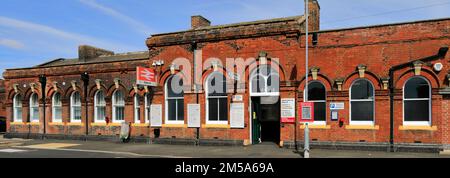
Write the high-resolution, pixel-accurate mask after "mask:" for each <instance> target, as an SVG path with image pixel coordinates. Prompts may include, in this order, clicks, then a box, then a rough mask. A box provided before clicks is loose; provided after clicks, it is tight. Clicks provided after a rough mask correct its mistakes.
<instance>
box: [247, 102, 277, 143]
mask: <svg viewBox="0 0 450 178" xmlns="http://www.w3.org/2000/svg"><path fill="white" fill-rule="evenodd" d="M252 135H253V138H252V139H253V144H258V143H260V142H274V143H276V144H278V143H279V142H280V101H279V97H273V98H269V97H252Z"/></svg>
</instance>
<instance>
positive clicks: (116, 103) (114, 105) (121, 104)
mask: <svg viewBox="0 0 450 178" xmlns="http://www.w3.org/2000/svg"><path fill="white" fill-rule="evenodd" d="M119 92H120V93H122V102H119V101H116V94H117V93H119ZM119 107H120V108H123V120H118V119H117V118H116V117H117V116H116V112H117V108H119ZM112 108H113V109H112V121H113V123H122V122H125V94H124V92H122V91H121V90H116V91H114V93H113V95H112Z"/></svg>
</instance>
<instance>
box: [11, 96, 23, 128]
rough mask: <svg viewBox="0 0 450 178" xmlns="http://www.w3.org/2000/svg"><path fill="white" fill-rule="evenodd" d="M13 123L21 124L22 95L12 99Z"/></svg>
mask: <svg viewBox="0 0 450 178" xmlns="http://www.w3.org/2000/svg"><path fill="white" fill-rule="evenodd" d="M19 109H20V113H19ZM13 121H14V122H23V108H22V95H20V94H16V95H15V96H14V98H13Z"/></svg>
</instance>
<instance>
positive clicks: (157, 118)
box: [150, 104, 162, 127]
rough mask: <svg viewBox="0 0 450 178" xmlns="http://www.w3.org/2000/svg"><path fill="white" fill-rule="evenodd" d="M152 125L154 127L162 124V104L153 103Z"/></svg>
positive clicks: (151, 109) (151, 112)
mask: <svg viewBox="0 0 450 178" xmlns="http://www.w3.org/2000/svg"><path fill="white" fill-rule="evenodd" d="M150 125H151V126H152V127H161V126H162V105H160V104H152V105H151V106H150Z"/></svg>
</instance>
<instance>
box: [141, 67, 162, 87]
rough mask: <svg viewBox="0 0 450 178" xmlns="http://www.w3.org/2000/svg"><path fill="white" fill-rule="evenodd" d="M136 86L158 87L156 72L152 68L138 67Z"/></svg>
mask: <svg viewBox="0 0 450 178" xmlns="http://www.w3.org/2000/svg"><path fill="white" fill-rule="evenodd" d="M136 84H138V85H143V86H153V87H155V86H157V85H158V84H157V81H156V73H155V70H153V69H151V68H144V67H137V69H136Z"/></svg>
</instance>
